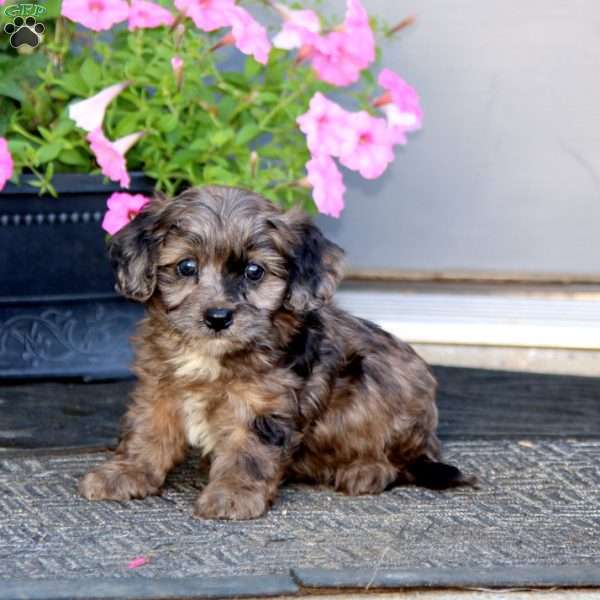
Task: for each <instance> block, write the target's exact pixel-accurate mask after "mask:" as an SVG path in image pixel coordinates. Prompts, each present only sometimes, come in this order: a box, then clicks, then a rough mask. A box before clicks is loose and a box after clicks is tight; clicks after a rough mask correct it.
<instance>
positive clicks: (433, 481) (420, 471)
mask: <svg viewBox="0 0 600 600" xmlns="http://www.w3.org/2000/svg"><path fill="white" fill-rule="evenodd" d="M405 469H406V475H405V477H406V479H407V480H408V481H406V482H407V483H408V482H410V483H414V484H415V485H418V486H420V487H425V488H429V489H431V490H445V489H448V488H454V487H463V486H470V487H477V478H476V477H474V476H468V475H465V474H464V473H463V472H462V471H461V470H460V469H458V468H457V467H455V466H453V465H448V464H446V463H443V462H437V461H435V460H431V459H430V458H429V457H427V456H425V455H423V456H419V457H418V458H417V459H416V460H414V461H413V462H412V463H410V464H408V465H406V467H405ZM399 483H400V482H399Z"/></svg>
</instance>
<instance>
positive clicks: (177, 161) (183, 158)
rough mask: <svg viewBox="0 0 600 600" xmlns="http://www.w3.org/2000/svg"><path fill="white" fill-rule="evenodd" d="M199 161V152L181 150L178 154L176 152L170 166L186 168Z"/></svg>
mask: <svg viewBox="0 0 600 600" xmlns="http://www.w3.org/2000/svg"><path fill="white" fill-rule="evenodd" d="M197 159H198V152H196V151H194V150H190V149H189V148H188V149H186V150H179V151H178V152H176V153H175V154H174V155H173V157H172V158H171V160H170V161H169V164H170V165H171V166H173V167H184V166H185V165H187V164H188V163H189V162H192V161H194V160H197Z"/></svg>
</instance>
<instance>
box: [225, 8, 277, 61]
mask: <svg viewBox="0 0 600 600" xmlns="http://www.w3.org/2000/svg"><path fill="white" fill-rule="evenodd" d="M229 18H230V24H231V34H230V35H231V38H232V41H233V43H234V44H235V46H236V47H237V49H238V50H239V51H240V52H243V53H244V54H249V55H250V56H253V57H254V59H255V60H256V61H257V62H259V63H261V64H263V65H266V64H267V62H268V61H269V53H270V52H271V42H270V41H269V36H268V35H267V30H266V29H265V28H264V27H263V26H262V25H261V24H260V23H259V22H258V21H257V20H256V19H255V18H254V17H253V16H252V15H251V14H250V13H249V12H248V11H247V10H245V9H243V8H241V7H240V6H235V7H233V8H232V9H230V10H229ZM228 37H229V36H226V38H228ZM227 41H229V40H227Z"/></svg>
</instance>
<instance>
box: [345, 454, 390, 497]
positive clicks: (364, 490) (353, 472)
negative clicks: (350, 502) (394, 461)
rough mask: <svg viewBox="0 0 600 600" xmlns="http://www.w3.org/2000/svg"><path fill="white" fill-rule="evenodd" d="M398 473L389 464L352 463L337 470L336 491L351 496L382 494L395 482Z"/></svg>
mask: <svg viewBox="0 0 600 600" xmlns="http://www.w3.org/2000/svg"><path fill="white" fill-rule="evenodd" d="M397 472H398V471H397V469H396V468H395V467H394V466H392V465H390V464H389V463H384V462H373V463H352V464H350V465H347V466H344V467H340V468H339V469H338V470H337V472H336V475H335V489H336V490H337V491H338V492H342V493H344V494H348V495H349V496H360V495H363V494H381V492H383V491H384V490H385V489H386V488H387V486H388V485H389V484H390V483H391V482H392V481H394V479H395V478H396V474H397Z"/></svg>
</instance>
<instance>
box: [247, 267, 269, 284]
mask: <svg viewBox="0 0 600 600" xmlns="http://www.w3.org/2000/svg"><path fill="white" fill-rule="evenodd" d="M264 274H265V270H264V269H263V268H262V267H261V266H260V265H257V264H256V263H248V264H247V265H246V270H245V271H244V275H245V276H246V279H249V280H250V281H260V280H261V279H262V277H263V275H264Z"/></svg>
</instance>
